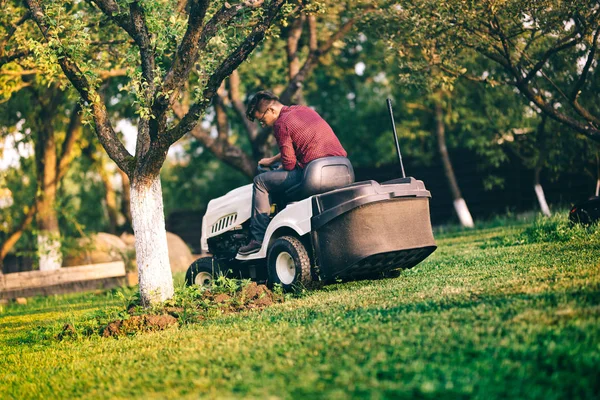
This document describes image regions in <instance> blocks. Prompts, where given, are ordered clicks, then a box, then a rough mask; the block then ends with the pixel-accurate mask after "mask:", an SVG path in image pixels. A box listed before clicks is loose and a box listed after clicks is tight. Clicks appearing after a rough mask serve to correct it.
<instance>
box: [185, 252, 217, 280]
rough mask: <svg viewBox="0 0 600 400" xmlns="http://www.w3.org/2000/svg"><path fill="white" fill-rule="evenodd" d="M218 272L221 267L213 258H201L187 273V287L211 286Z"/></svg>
mask: <svg viewBox="0 0 600 400" xmlns="http://www.w3.org/2000/svg"><path fill="white" fill-rule="evenodd" d="M218 272H219V266H218V264H217V261H216V260H214V259H213V258H212V257H203V258H199V259H197V260H196V261H194V262H193V263H192V265H190V266H189V268H188V270H187V272H186V273H185V285H186V286H193V285H201V286H210V285H211V283H212V281H213V279H214V278H216V276H217V274H218Z"/></svg>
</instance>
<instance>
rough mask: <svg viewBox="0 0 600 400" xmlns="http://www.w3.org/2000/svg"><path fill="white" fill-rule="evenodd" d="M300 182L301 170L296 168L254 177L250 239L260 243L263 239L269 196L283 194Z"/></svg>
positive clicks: (269, 203)
mask: <svg viewBox="0 0 600 400" xmlns="http://www.w3.org/2000/svg"><path fill="white" fill-rule="evenodd" d="M301 180H302V170H301V169H300V168H298V167H296V168H295V169H293V170H291V171H286V170H285V169H278V170H275V171H267V172H263V173H262V174H259V175H256V177H255V178H254V186H253V187H252V219H251V220H250V234H251V235H252V239H254V240H256V241H258V242H261V243H262V241H263V239H264V237H265V232H266V230H267V226H269V212H270V211H271V199H270V196H269V195H278V194H283V192H284V191H286V190H287V189H289V188H291V187H292V186H294V185H296V184H297V183H299V182H300V181H301Z"/></svg>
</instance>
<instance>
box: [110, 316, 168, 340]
mask: <svg viewBox="0 0 600 400" xmlns="http://www.w3.org/2000/svg"><path fill="white" fill-rule="evenodd" d="M175 325H177V318H175V317H173V316H172V315H169V314H162V315H134V316H132V317H131V318H129V319H124V320H118V321H114V322H111V323H110V324H108V325H107V326H106V328H104V330H103V332H102V336H103V337H111V336H123V335H131V334H135V333H137V332H154V331H162V330H165V329H167V328H170V327H172V326H175Z"/></svg>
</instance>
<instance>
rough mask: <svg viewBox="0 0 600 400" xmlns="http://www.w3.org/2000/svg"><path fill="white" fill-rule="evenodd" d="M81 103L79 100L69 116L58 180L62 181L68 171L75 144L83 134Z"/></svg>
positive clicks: (59, 160)
mask: <svg viewBox="0 0 600 400" xmlns="http://www.w3.org/2000/svg"><path fill="white" fill-rule="evenodd" d="M80 112H81V104H79V102H78V103H77V104H76V105H75V107H74V108H73V110H72V111H71V116H70V118H69V126H68V127H67V132H66V135H65V140H64V142H63V144H62V150H61V152H60V156H59V158H58V160H57V163H56V180H57V181H60V180H61V179H62V177H63V176H64V175H65V174H66V173H67V167H68V166H69V163H70V162H71V159H72V157H71V153H72V151H73V145H74V144H75V142H76V141H77V140H78V139H79V137H80V136H81V115H80Z"/></svg>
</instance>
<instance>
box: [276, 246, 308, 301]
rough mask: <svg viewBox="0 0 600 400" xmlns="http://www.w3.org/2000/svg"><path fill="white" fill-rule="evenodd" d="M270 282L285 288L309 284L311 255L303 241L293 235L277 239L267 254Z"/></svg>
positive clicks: (289, 288)
mask: <svg viewBox="0 0 600 400" xmlns="http://www.w3.org/2000/svg"><path fill="white" fill-rule="evenodd" d="M267 267H268V270H269V282H270V283H271V284H280V285H281V286H283V289H284V290H291V289H292V288H294V287H298V286H307V285H308V284H309V283H310V282H312V275H311V265H310V257H309V255H308V251H306V248H305V247H304V245H303V244H302V242H301V241H300V240H299V239H298V238H296V237H293V236H282V237H280V238H278V239H277V240H275V241H274V242H273V244H272V245H271V247H270V249H269V253H268V255H267Z"/></svg>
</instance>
